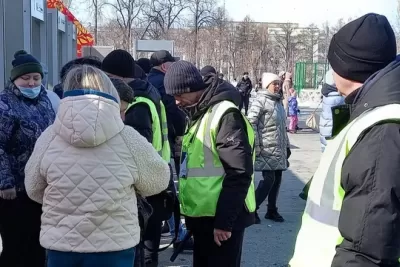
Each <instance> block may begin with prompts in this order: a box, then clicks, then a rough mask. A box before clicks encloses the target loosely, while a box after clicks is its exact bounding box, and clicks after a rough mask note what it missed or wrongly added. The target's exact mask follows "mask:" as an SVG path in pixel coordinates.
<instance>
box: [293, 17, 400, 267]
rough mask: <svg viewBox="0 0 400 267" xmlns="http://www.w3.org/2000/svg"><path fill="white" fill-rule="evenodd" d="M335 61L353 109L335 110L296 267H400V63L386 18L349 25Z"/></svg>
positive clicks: (338, 39) (336, 39) (336, 44)
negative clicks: (329, 137) (330, 135)
mask: <svg viewBox="0 0 400 267" xmlns="http://www.w3.org/2000/svg"><path fill="white" fill-rule="evenodd" d="M328 59H329V63H330V64H331V66H332V70H333V79H334V81H335V85H336V87H337V89H338V91H339V92H340V93H341V94H342V95H343V96H345V97H346V98H345V102H346V104H347V105H343V106H338V107H333V108H332V116H333V129H332V136H333V138H332V139H331V140H329V141H328V145H327V146H326V149H325V152H324V154H323V155H322V158H321V161H320V166H319V167H318V169H317V171H316V172H315V174H314V177H313V180H312V182H311V186H310V189H309V192H308V200H307V205H306V208H305V212H304V215H303V220H302V222H303V223H302V226H301V229H300V232H299V234H298V236H297V242H296V248H295V252H294V256H293V258H292V260H291V262H290V266H291V267H305V266H318V267H331V266H332V267H378V266H380V267H382V266H400V265H399V258H400V241H399V240H400V231H399V229H398V228H399V226H400V189H399V188H400V179H399V173H400V164H399V162H400V88H399V84H400V61H399V60H398V59H396V38H395V35H394V32H393V29H392V27H391V26H390V24H389V22H388V20H387V19H386V17H384V16H382V15H378V14H373V13H371V14H366V15H364V16H362V17H361V18H358V19H356V20H354V21H352V22H350V23H348V24H347V25H345V26H344V27H343V28H341V29H340V30H339V31H338V32H337V33H336V34H335V35H334V36H333V38H332V41H331V44H330V47H329V52H328Z"/></svg>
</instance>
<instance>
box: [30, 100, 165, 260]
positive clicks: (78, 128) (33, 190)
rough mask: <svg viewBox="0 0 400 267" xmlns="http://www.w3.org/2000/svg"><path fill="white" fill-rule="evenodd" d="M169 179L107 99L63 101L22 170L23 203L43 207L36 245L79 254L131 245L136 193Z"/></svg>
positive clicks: (135, 237) (135, 236) (157, 188)
mask: <svg viewBox="0 0 400 267" xmlns="http://www.w3.org/2000/svg"><path fill="white" fill-rule="evenodd" d="M169 178H170V173H169V167H168V164H167V163H166V162H165V161H164V160H162V158H161V157H160V156H159V155H158V153H157V152H156V151H155V150H154V148H153V147H152V145H151V144H150V143H149V142H147V141H146V139H145V138H144V137H142V136H141V135H140V134H139V133H138V132H137V131H135V130H134V129H133V128H131V127H129V126H124V123H123V122H122V120H121V118H120V108H119V105H118V104H117V103H116V102H115V101H114V100H112V99H108V98H107V97H103V96H98V95H93V94H85V95H80V96H74V97H66V98H64V99H63V100H62V101H61V103H60V106H59V110H58V113H57V117H56V120H55V122H54V124H53V125H51V126H50V127H49V128H48V129H47V130H46V131H45V132H43V134H42V135H41V136H40V137H39V139H38V140H37V142H36V145H35V149H34V151H33V153H32V156H31V157H30V159H29V161H28V163H27V164H26V168H25V186H26V191H27V193H28V195H29V197H30V198H31V199H33V200H34V201H36V202H39V203H43V214H42V227H41V234H40V243H41V245H42V246H43V247H44V248H46V249H51V250H56V251H73V252H81V253H89V252H110V251H120V250H124V249H128V248H132V247H134V246H136V245H137V244H138V243H139V237H140V234H139V233H140V229H139V223H138V211H137V205H136V195H135V188H136V190H137V191H138V192H139V193H140V194H141V195H143V196H149V195H154V194H158V193H160V192H161V191H162V190H164V189H166V188H167V185H168V182H169Z"/></svg>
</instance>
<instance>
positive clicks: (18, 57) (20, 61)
mask: <svg viewBox="0 0 400 267" xmlns="http://www.w3.org/2000/svg"><path fill="white" fill-rule="evenodd" d="M11 64H12V65H13V69H12V70H11V75H10V79H11V81H12V82H13V81H15V80H16V79H17V78H18V77H21V76H22V75H25V74H28V73H40V75H41V76H42V79H43V76H44V75H43V68H42V64H40V62H39V60H37V59H36V58H35V57H34V56H32V55H31V54H28V53H27V52H26V51H25V50H19V51H17V52H15V54H14V60H13V61H12V63H11Z"/></svg>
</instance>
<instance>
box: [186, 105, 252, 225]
mask: <svg viewBox="0 0 400 267" xmlns="http://www.w3.org/2000/svg"><path fill="white" fill-rule="evenodd" d="M229 109H238V108H237V106H235V104H233V103H232V102H230V101H222V102H220V103H218V104H216V105H215V106H213V107H211V108H210V109H209V110H208V111H207V112H206V114H205V115H204V116H203V117H202V119H200V120H199V121H197V122H196V123H195V124H194V125H192V126H191V127H190V129H189V131H188V132H187V134H185V136H184V137H183V141H182V158H181V162H182V164H181V169H180V178H179V199H180V203H181V213H182V214H184V215H186V216H189V217H205V216H211V217H213V216H215V212H216V208H217V202H218V198H219V194H220V192H221V190H222V182H223V179H224V174H225V171H224V168H223V166H222V163H221V161H220V159H219V156H218V152H217V148H216V137H217V133H218V127H219V123H220V120H221V118H222V116H223V115H224V114H225V113H226V112H227V111H228V110H229ZM243 118H244V120H245V122H246V128H247V135H248V138H249V143H250V145H251V147H252V148H253V147H254V139H255V137H254V131H253V128H252V127H251V125H250V123H249V122H248V120H247V118H246V117H244V116H243ZM253 163H254V155H253ZM252 178H253V181H252V182H251V184H250V187H249V189H248V193H247V197H246V200H245V205H246V208H247V210H248V211H250V212H254V211H255V209H256V201H255V192H254V175H253V176H252Z"/></svg>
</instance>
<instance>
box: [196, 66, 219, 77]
mask: <svg viewBox="0 0 400 267" xmlns="http://www.w3.org/2000/svg"><path fill="white" fill-rule="evenodd" d="M209 73H213V74H217V71H216V70H215V68H214V67H213V66H210V65H207V66H205V67H203V68H202V69H201V70H200V74H201V76H206V75H207V74H209Z"/></svg>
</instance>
